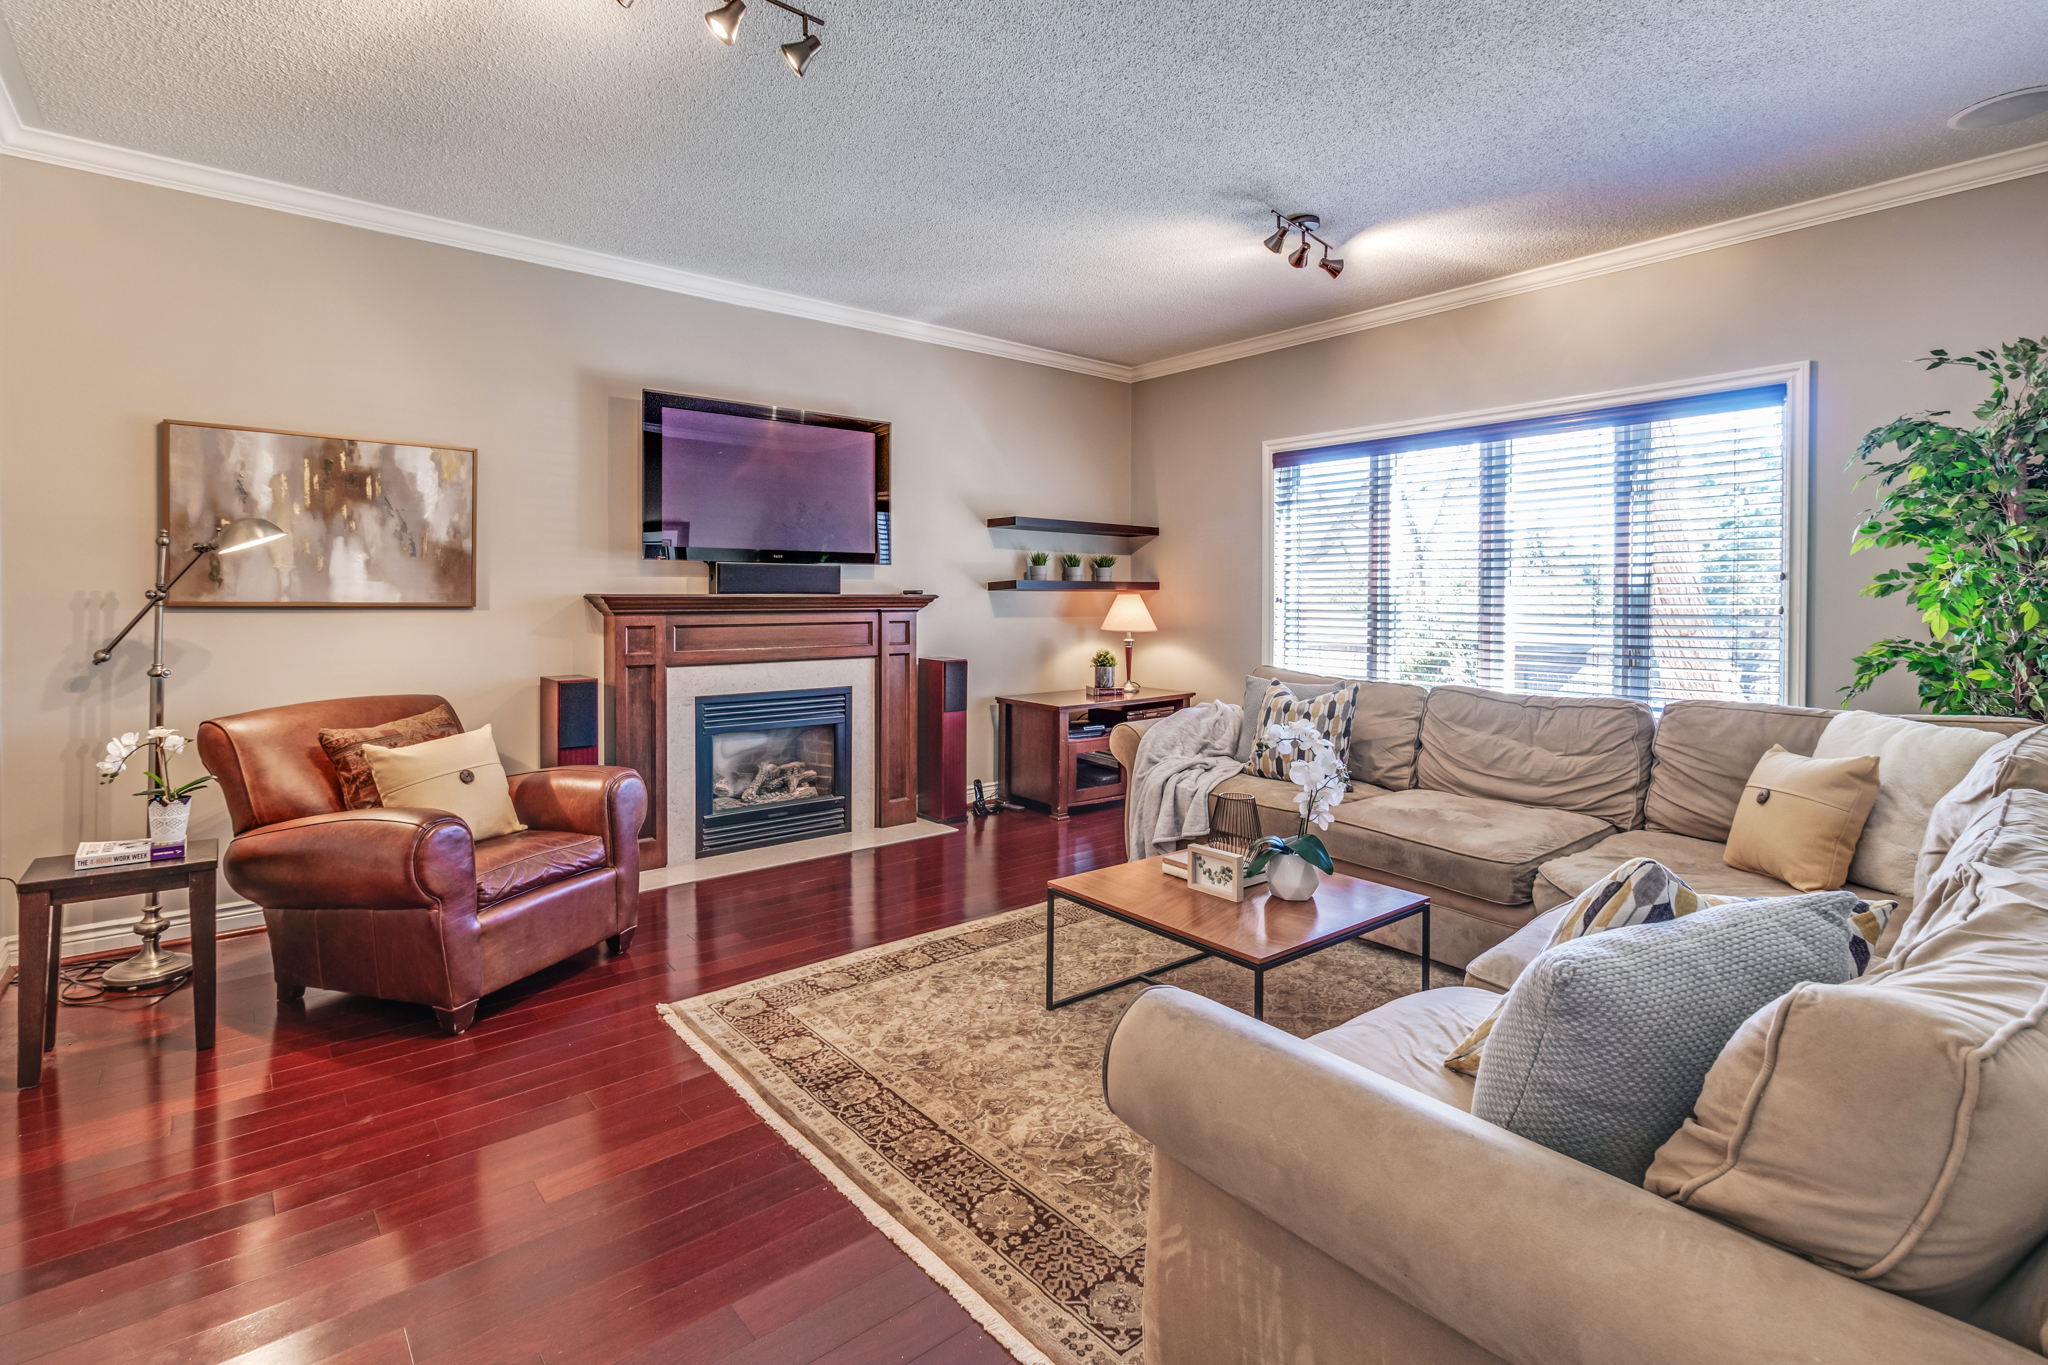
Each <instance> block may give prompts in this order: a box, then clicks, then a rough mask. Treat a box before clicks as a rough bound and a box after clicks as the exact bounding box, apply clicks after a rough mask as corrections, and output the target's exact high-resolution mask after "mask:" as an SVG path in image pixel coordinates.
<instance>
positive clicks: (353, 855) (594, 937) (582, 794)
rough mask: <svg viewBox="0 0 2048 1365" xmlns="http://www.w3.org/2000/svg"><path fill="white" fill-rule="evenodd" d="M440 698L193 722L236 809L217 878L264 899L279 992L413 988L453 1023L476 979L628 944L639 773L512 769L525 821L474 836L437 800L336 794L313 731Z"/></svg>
mask: <svg viewBox="0 0 2048 1365" xmlns="http://www.w3.org/2000/svg"><path fill="white" fill-rule="evenodd" d="M442 704H443V703H442V699H441V698H439V697H432V696H390V697H347V698H342V699H339V700H335V701H314V702H304V703H301V704H299V705H297V706H277V707H272V708H270V709H268V710H264V711H247V712H244V713H243V714H241V715H239V716H224V717H222V718H220V719H218V720H209V721H207V722H206V723H205V724H203V725H201V726H200V727H199V757H200V760H201V761H202V762H203V763H205V765H206V769H207V771H208V772H210V773H212V774H213V775H214V776H215V777H217V778H219V779H220V786H221V793H222V794H223V795H224V796H226V798H227V803H228V813H229V815H230V816H232V817H233V819H234V822H235V838H234V841H233V842H232V843H230V844H229V845H228V852H227V858H226V860H225V863H224V869H225V871H226V873H227V878H228V884H229V885H230V886H232V887H234V889H235V890H236V891H238V892H240V893H241V894H242V895H244V896H247V897H248V898H249V899H250V900H252V901H254V902H255V903H256V904H257V905H259V906H261V907H263V919H264V922H265V923H266V924H268V925H269V927H270V960H271V964H272V967H273V970H274V971H275V973H276V976H277V996H278V999H280V1000H296V999H298V998H300V997H301V996H303V995H304V994H305V992H306V987H308V986H314V987H317V988H319V989H321V990H331V991H350V992H353V993H355V994H358V995H374V996H378V997H380V998H382V999H386V1000H410V1001H414V1002H416V1003H418V1004H422V1005H431V1006H432V1007H433V1009H434V1013H435V1015H436V1016H437V1017H438V1018H439V1019H440V1021H441V1027H442V1029H443V1030H444V1031H446V1032H448V1033H451V1034H453V1033H461V1032H462V1031H463V1030H464V1029H466V1028H468V1027H469V1025H470V1021H471V1020H472V1019H474V1018H475V1017H476V1004H477V1000H478V999H479V998H480V997H482V996H484V995H485V994H487V993H489V992H491V991H494V990H498V989H499V988H501V987H503V986H507V985H510V984H511V983H512V982H514V981H517V980H519V979H520V978H521V977H523V976H529V975H531V974H532V973H534V972H537V971H539V970H540V969H541V968H543V967H547V966H550V965H552V964H553V963H556V962H559V961H561V960H562V959H563V958H565V957H569V956H571V955H572V954H575V953H579V952H581V951H583V950H584V949H585V948H588V947H590V946H591V945H593V944H595V943H597V942H598V941H599V940H600V939H603V940H606V941H607V942H608V943H609V944H610V946H611V950H612V951H613V952H615V953H623V952H625V951H626V949H627V947H628V946H629V945H630V944H631V942H632V939H633V930H634V928H635V926H636V925H637V924H638V923H639V903H640V900H639V883H640V843H639V830H640V820H641V817H642V816H643V815H645V814H646V811H647V785H646V783H644V782H642V781H641V779H640V775H639V774H638V773H636V772H634V771H633V770H632V769H630V768H604V767H580V768H546V769H543V770H541V771H539V772H530V773H518V774H515V775H514V776H513V777H512V779H511V782H512V804H513V806H514V808H515V809H517V811H518V812H519V819H520V822H521V823H522V824H524V825H526V826H527V828H526V829H525V830H523V831H521V832H520V833H518V834H507V835H503V836H500V837H499V838H495V839H484V840H481V841H478V840H476V839H474V838H472V837H471V836H470V832H469V826H468V825H466V824H464V823H463V822H462V821H461V820H460V819H458V818H456V817H455V816H453V815H450V814H448V813H447V812H446V811H434V810H414V809H405V808H396V807H392V808H386V807H377V808H374V809H370V810H348V809H345V808H344V805H343V802H342V795H341V784H340V780H339V779H338V778H337V777H336V776H335V772H334V767H333V765H332V764H331V763H329V762H328V759H327V754H326V752H325V751H324V750H323V749H322V748H321V747H320V732H321V731H322V730H327V729H358V728H361V727H364V726H372V725H384V724H388V723H389V722H391V721H394V720H399V719H401V718H403V717H406V716H413V715H418V714H419V713H420V712H422V711H429V710H432V709H433V708H434V707H436V706H439V705H442Z"/></svg>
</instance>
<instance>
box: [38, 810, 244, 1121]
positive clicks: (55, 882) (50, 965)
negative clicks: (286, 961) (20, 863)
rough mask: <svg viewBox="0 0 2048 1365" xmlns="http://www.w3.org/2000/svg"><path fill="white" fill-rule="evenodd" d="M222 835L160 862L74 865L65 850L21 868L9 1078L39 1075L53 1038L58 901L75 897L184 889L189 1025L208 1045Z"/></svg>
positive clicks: (198, 1041)
mask: <svg viewBox="0 0 2048 1365" xmlns="http://www.w3.org/2000/svg"><path fill="white" fill-rule="evenodd" d="M219 866H220V841H219V840H217V839H194V840H192V841H191V842H189V843H187V844H186V845H185V856H184V857H182V858H173V859H164V860H162V861H158V862H131V863H119V864H114V865H111V866H105V867H86V868H81V867H78V866H76V860H75V859H74V857H73V856H71V855H69V854H65V855H61V856H58V857H54V858H38V859H36V860H35V861H34V862H32V863H30V864H29V867H28V871H26V872H24V873H22V874H21V877H20V879H19V882H18V884H17V887H16V890H17V891H18V892H19V898H18V903H19V904H20V906H21V966H20V967H19V969H18V970H17V973H16V977H15V992H16V996H17V1000H16V1010H17V1011H18V1014H17V1018H18V1020H19V1023H20V1027H19V1029H18V1030H17V1037H16V1039H15V1069H14V1079H15V1084H16V1085H17V1086H18V1087H20V1088H21V1089H24V1090H26V1089H27V1088H28V1087H30V1086H32V1085H36V1084H38V1083H40V1082H41V1080H42V1078H43V1054H44V1053H45V1052H48V1051H49V1050H50V1049H52V1048H54V1047H55V1046H56V1045H57V962H58V960H59V959H60V958H61V957H62V956H63V939H64V907H65V906H67V905H75V904H77V903H79V902H81V901H97V900H107V899H110V898H112V897H115V896H141V895H147V894H149V893H150V892H153V891H154V892H164V891H183V892H185V893H186V896H187V898H188V901H189V909H190V912H191V916H192V1032H193V1041H194V1044H195V1045H196V1046H197V1047H198V1048H199V1050H201V1051H205V1050H206V1049H208V1048H210V1047H212V1046H213V1014H214V1005H213V996H214V942H213V938H214V904H213V899H214V894H213V893H214V886H213V879H214V871H215V869H216V868H218V867H219Z"/></svg>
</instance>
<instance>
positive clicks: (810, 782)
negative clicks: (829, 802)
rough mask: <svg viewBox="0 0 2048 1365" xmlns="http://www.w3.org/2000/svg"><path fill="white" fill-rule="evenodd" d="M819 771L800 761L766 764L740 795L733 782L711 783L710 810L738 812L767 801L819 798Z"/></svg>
mask: <svg viewBox="0 0 2048 1365" xmlns="http://www.w3.org/2000/svg"><path fill="white" fill-rule="evenodd" d="M817 776H818V770H817V769H816V768H813V767H809V766H807V765H806V764H805V763H804V762H803V761H802V760H801V759H799V760H796V761H794V762H790V763H763V764H761V765H760V766H758V767H757V768H755V769H754V776H753V778H752V779H751V780H750V781H749V782H748V783H747V785H746V786H745V787H743V788H741V789H740V790H739V791H738V792H737V793H735V792H734V791H733V789H732V783H731V782H730V781H728V780H726V779H724V778H720V779H718V780H717V781H715V782H713V783H712V784H711V808H712V809H713V810H737V809H738V808H739V807H741V806H753V805H758V804H760V803H761V802H764V801H795V800H798V799H799V798H802V797H806V796H816V795H818V787H817Z"/></svg>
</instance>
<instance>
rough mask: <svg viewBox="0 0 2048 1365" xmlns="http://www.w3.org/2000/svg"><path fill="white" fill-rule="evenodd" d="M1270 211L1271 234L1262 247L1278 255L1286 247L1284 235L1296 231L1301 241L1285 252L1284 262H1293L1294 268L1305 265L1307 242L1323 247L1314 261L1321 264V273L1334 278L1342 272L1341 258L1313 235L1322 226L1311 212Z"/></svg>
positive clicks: (1288, 235) (1285, 236)
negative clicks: (1271, 219) (1319, 258)
mask: <svg viewBox="0 0 2048 1365" xmlns="http://www.w3.org/2000/svg"><path fill="white" fill-rule="evenodd" d="M1270 212H1271V213H1272V215H1273V234H1272V235H1271V236H1270V237H1268V238H1266V241H1265V246H1266V250H1268V251H1270V252H1272V253H1273V254H1275V255H1278V254H1280V253H1281V252H1282V251H1286V249H1287V239H1288V238H1289V237H1292V236H1294V235H1295V234H1296V233H1300V234H1301V241H1300V242H1299V244H1297V245H1296V246H1295V248H1294V250H1292V251H1288V252H1287V264H1289V265H1291V266H1293V267H1294V268H1295V269H1296V270H1299V269H1301V268H1302V267H1303V266H1305V265H1307V264H1308V249H1309V246H1310V244H1311V243H1313V244H1314V245H1316V246H1319V247H1321V248H1322V249H1323V258H1322V259H1321V260H1320V261H1317V262H1316V264H1317V265H1318V266H1320V267H1321V268H1322V271H1323V273H1324V274H1325V275H1328V276H1329V277H1330V278H1331V279H1333V280H1334V279H1336V278H1337V276H1339V275H1340V274H1342V273H1343V272H1344V262H1342V261H1340V260H1338V259H1337V258H1336V257H1334V256H1332V255H1331V254H1330V244H1329V243H1328V242H1326V241H1324V240H1323V239H1322V238H1321V237H1319V236H1317V235H1316V234H1317V233H1318V232H1319V231H1320V230H1321V228H1322V226H1323V220H1322V219H1321V218H1319V217H1317V216H1316V215H1315V214H1313V213H1282V212H1280V210H1278V209H1273V210H1270Z"/></svg>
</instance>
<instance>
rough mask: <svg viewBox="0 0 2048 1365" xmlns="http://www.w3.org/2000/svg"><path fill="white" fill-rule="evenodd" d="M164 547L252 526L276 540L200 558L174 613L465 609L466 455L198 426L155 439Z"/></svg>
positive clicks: (175, 596) (181, 426)
mask: <svg viewBox="0 0 2048 1365" xmlns="http://www.w3.org/2000/svg"><path fill="white" fill-rule="evenodd" d="M157 448H158V460H159V480H158V485H157V488H158V494H157V496H158V499H159V510H160V511H161V513H162V516H163V522H162V524H163V525H164V526H167V527H169V528H170V532H171V544H173V545H175V546H186V545H192V544H197V543H199V542H202V541H206V540H210V539H212V537H213V533H214V531H215V529H216V528H218V527H219V526H220V524H221V523H222V522H223V521H227V520H231V519H233V518H235V517H262V518H263V519H264V520H266V521H270V522H274V523H276V525H277V526H279V527H280V528H282V529H283V531H284V532H285V535H284V538H283V539H282V540H275V541H272V542H270V543H269V544H267V545H259V546H257V547H255V548H254V549H251V550H248V551H246V552H244V553H241V554H235V555H209V556H208V557H207V558H206V561H205V562H204V563H203V564H201V565H200V566H199V567H198V568H196V569H194V570H193V571H192V572H191V573H190V574H188V575H186V576H185V578H184V579H183V580H181V581H180V582H179V583H178V585H177V586H176V587H175V588H173V589H172V590H171V597H170V603H171V605H172V606H174V607H473V606H475V605H476V451H474V450H469V449H464V448H462V447H459V446H425V445H408V444H405V443H402V442H398V441H365V440H357V439H353V438H350V437H346V436H316V435H313V434H311V433H308V432H303V431H265V430H261V429H257V428H252V427H229V426H220V425H217V424H214V423H211V422H165V423H163V424H162V425H161V427H160V428H159V431H158V442H157Z"/></svg>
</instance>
